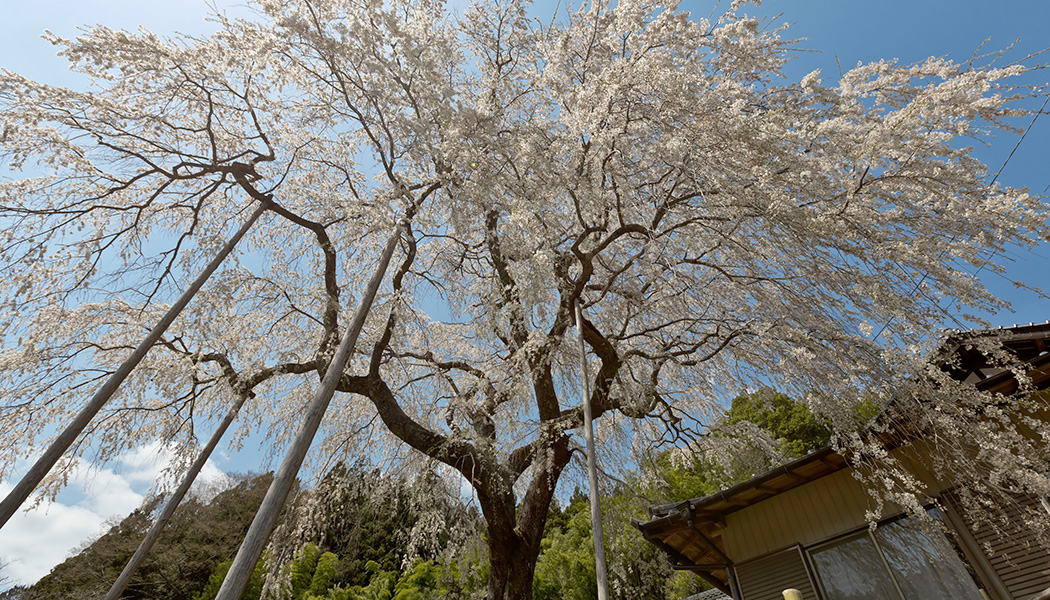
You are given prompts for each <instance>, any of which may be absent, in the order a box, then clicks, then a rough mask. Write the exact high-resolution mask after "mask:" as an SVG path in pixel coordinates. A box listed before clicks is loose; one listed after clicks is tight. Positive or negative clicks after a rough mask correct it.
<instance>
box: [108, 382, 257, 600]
mask: <svg viewBox="0 0 1050 600" xmlns="http://www.w3.org/2000/svg"><path fill="white" fill-rule="evenodd" d="M247 399H248V392H244V393H242V394H241V395H240V397H239V398H237V402H235V403H234V405H233V407H231V408H230V410H229V412H227V413H226V416H225V417H223V419H222V422H221V423H219V427H218V428H216V430H215V433H213V434H212V436H211V439H210V440H208V443H207V445H205V446H204V448H203V449H202V450H201V453H200V455H199V456H197V460H196V461H194V462H193V466H191V467H190V470H189V472H187V473H186V476H185V477H184V478H183V479H182V483H180V484H179V487H178V488H176V489H175V492H174V493H173V494H172V496H171V498H169V499H168V503H167V504H165V505H164V510H163V511H161V513H160V516H158V517H157V520H156V521H155V522H154V523H153V526H152V527H150V530H149V531H148V532H147V533H146V537H144V538H143V539H142V543H140V544H139V547H138V550H135V554H134V555H132V557H131V560H129V561H128V564H126V565H124V570H123V571H121V572H120V576H119V577H117V580H116V581H115V582H113V587H111V588H109V593H107V594H106V598H105V600H118V599H119V598H120V595H121V594H123V593H124V589H125V588H127V587H128V583H129V582H130V581H131V577H132V576H133V575H134V574H135V571H137V570H138V568H139V565H141V564H142V561H143V560H144V559H145V558H146V554H148V553H149V551H150V549H151V548H153V544H154V542H156V541H157V538H159V537H160V534H161V533H162V532H163V531H164V527H165V526H166V525H167V524H168V521H169V520H171V515H173V514H175V509H176V508H178V507H179V504H180V503H181V502H182V499H183V498H184V497H185V496H186V493H187V492H189V491H190V487H191V486H192V485H193V482H194V481H196V479H197V475H198V474H200V472H201V469H203V468H204V464H205V463H206V462H208V459H209V458H211V453H212V451H213V450H215V447H216V446H218V445H219V440H221V439H222V436H223V435H225V433H226V430H227V429H229V427H230V424H231V423H233V420H234V419H235V418H237V413H238V412H240V410H241V407H242V406H244V402H245V401H246V400H247Z"/></svg>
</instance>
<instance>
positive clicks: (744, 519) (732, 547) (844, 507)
mask: <svg viewBox="0 0 1050 600" xmlns="http://www.w3.org/2000/svg"><path fill="white" fill-rule="evenodd" d="M867 508H868V503H867V495H866V494H865V493H864V490H863V489H862V488H861V486H860V484H859V483H858V482H857V480H855V479H854V478H853V476H852V475H850V473H849V471H848V470H843V471H839V472H837V473H833V474H831V475H829V476H827V477H823V478H821V479H818V480H816V481H813V482H810V483H807V484H806V485H803V486H799V487H797V488H795V489H792V490H789V491H787V492H784V493H783V494H779V495H777V496H773V497H772V498H769V499H768V500H765V501H763V502H759V503H758V504H755V505H752V506H749V507H747V508H744V509H741V510H738V511H737V512H734V513H731V514H729V515H728V516H727V517H726V525H727V527H726V529H725V531H724V532H723V533H722V535H723V539H724V540H725V544H726V550H727V553H728V554H729V557H730V558H732V559H733V561H735V562H739V561H744V560H748V559H749V558H754V557H756V556H761V555H763V554H766V553H768V552H771V551H773V550H777V549H779V548H784V547H787V546H792V545H795V544H812V543H814V542H818V541H821V540H823V539H826V538H828V537H831V536H833V535H837V534H838V533H842V532H844V531H848V530H850V529H853V528H856V527H859V526H861V525H863V524H864V523H865V520H864V512H865V510H866V509H867Z"/></svg>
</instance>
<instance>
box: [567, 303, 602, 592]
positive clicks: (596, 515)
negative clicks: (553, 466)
mask: <svg viewBox="0 0 1050 600" xmlns="http://www.w3.org/2000/svg"><path fill="white" fill-rule="evenodd" d="M575 306H576V333H577V337H578V341H579V351H580V388H581V391H582V394H583V435H584V438H585V439H586V440H587V481H588V482H589V483H590V488H591V535H592V537H594V569H595V573H596V574H597V576H598V600H608V598H609V577H608V575H607V573H606V569H605V536H604V534H603V533H602V508H601V505H600V503H599V502H598V500H599V497H598V463H597V459H596V458H595V455H594V421H593V419H592V418H591V378H590V375H588V374H587V353H586V350H585V349H584V346H583V311H582V310H581V309H580V301H579V300H576V303H575Z"/></svg>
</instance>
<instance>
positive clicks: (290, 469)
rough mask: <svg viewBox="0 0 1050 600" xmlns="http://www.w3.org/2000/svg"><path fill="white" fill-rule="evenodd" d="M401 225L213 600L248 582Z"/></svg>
mask: <svg viewBox="0 0 1050 600" xmlns="http://www.w3.org/2000/svg"><path fill="white" fill-rule="evenodd" d="M404 226H405V225H404V222H398V224H397V226H396V227H395V228H394V233H392V234H391V235H390V239H389V240H387V243H386V249H385V250H384V251H383V256H382V258H380V259H379V264H378V265H377V266H376V269H375V272H374V273H372V279H371V280H369V282H368V286H367V287H366V289H365V293H364V296H362V298H361V302H360V304H358V306H357V311H356V312H355V313H354V317H353V320H352V322H351V324H350V328H349V329H347V331H346V335H345V336H343V339H342V341H341V342H339V348H338V349H337V350H336V352H335V356H333V357H332V363H331V364H330V365H329V366H328V370H327V371H325V374H324V378H322V379H321V385H320V387H318V388H317V391H316V392H315V393H314V398H313V400H312V401H311V402H310V406H309V407H307V409H306V415H305V416H304V418H303V424H302V426H301V427H300V428H299V431H298V432H297V433H296V434H295V439H294V440H293V441H292V445H291V447H290V448H289V449H288V453H287V454H286V455H285V457H284V462H282V463H281V467H280V469H278V470H277V475H276V476H274V479H273V482H272V483H271V484H270V489H268V490H267V491H266V496H265V497H264V498H263V501H262V504H261V505H260V506H259V510H258V511H257V512H256V513H255V519H253V520H252V524H251V527H249V528H248V533H247V535H245V536H244V541H242V542H241V547H240V548H239V549H238V550H237V556H235V557H234V559H233V564H232V565H230V570H229V572H228V573H227V574H226V579H225V580H223V582H222V587H220V588H219V593H218V595H216V597H215V598H216V600H240V597H241V595H242V594H244V589H245V588H246V587H247V586H248V580H249V579H250V578H251V575H252V571H253V570H254V569H255V563H256V562H258V561H259V557H260V556H262V552H263V548H264V547H265V546H266V542H267V540H268V539H269V538H270V533H272V532H273V528H274V525H275V524H276V523H277V515H278V514H280V512H281V508H282V507H284V502H285V500H286V499H287V498H288V492H289V491H291V489H292V484H293V483H295V478H296V476H297V475H298V474H299V467H301V466H302V464H303V459H305V458H306V451H307V450H309V449H310V444H311V443H312V442H313V439H314V435H315V434H316V433H317V428H318V426H320V424H321V418H322V417H323V416H324V413H325V411H326V410H327V409H328V403H329V402H330V401H331V400H332V396H333V395H334V394H335V387H336V385H337V384H338V383H339V379H340V378H341V377H342V376H343V370H344V369H345V368H346V363H347V362H348V361H349V359H350V354H351V353H352V352H353V350H354V345H355V344H356V343H357V336H358V335H359V334H360V333H361V329H362V327H364V324H365V317H367V316H368V312H369V310H370V309H371V308H372V301H373V300H374V299H375V297H376V293H377V292H378V291H379V285H380V284H381V283H382V281H383V277H384V275H385V274H386V269H387V266H388V265H389V264H390V257H391V256H393V254H394V248H395V247H396V246H397V241H398V239H399V238H400V236H401V229H402V227H404Z"/></svg>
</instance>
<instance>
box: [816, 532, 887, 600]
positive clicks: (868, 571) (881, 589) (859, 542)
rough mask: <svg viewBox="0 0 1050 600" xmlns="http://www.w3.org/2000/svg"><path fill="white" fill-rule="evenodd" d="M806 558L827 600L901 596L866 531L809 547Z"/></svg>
mask: <svg viewBox="0 0 1050 600" xmlns="http://www.w3.org/2000/svg"><path fill="white" fill-rule="evenodd" d="M809 558H810V560H811V561H812V563H813V567H814V569H815V570H816V572H817V576H818V577H819V578H820V583H821V585H822V587H823V588H824V596H825V597H826V598H827V599H828V600H890V599H892V600H900V594H898V593H897V588H896V586H895V585H894V584H893V580H892V579H891V578H890V575H889V572H888V571H887V570H886V564H885V563H884V562H883V560H882V557H881V556H880V554H879V550H878V548H877V547H876V546H875V543H874V542H873V541H872V539H871V536H870V534H869V533H868V532H867V531H862V532H860V533H855V534H853V535H851V536H848V537H845V538H841V539H838V540H836V541H834V542H831V543H829V544H826V545H823V546H820V547H819V548H816V549H813V550H810V553H809Z"/></svg>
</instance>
